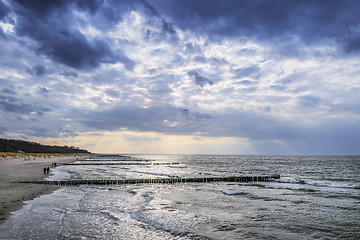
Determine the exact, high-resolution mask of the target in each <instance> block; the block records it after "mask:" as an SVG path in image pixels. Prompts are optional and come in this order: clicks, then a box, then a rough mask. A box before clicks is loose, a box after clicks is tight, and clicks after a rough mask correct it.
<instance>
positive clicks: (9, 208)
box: [0, 153, 89, 225]
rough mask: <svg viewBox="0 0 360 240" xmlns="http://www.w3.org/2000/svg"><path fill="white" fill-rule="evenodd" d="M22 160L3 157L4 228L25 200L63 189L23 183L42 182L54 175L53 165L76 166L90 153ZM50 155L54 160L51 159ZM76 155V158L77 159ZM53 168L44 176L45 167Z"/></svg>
mask: <svg viewBox="0 0 360 240" xmlns="http://www.w3.org/2000/svg"><path fill="white" fill-rule="evenodd" d="M19 156H21V157H20V158H10V159H4V158H2V159H1V158H0V225H1V224H2V223H4V222H5V220H6V219H8V218H9V216H10V215H11V213H12V212H14V211H16V210H19V209H21V208H22V206H23V205H24V202H25V201H29V200H32V199H34V198H37V197H39V196H41V195H45V194H50V193H52V192H54V191H55V190H57V189H59V188H60V187H58V186H55V185H47V184H46V185H45V184H28V183H21V182H23V181H39V180H44V178H46V177H48V176H50V175H51V174H52V173H51V169H52V168H54V167H52V164H53V163H56V167H59V166H61V165H63V164H66V163H73V162H75V161H76V159H77V158H79V159H86V158H88V157H89V154H76V153H75V154H61V155H56V156H53V154H47V155H46V154H44V155H43V156H42V157H39V156H36V157H35V159H34V157H33V156H32V157H30V159H31V160H24V159H25V158H24V156H23V155H19ZM48 156H50V158H49V157H48ZM75 156H76V157H75ZM27 159H28V158H27ZM44 167H49V168H50V173H49V174H44V171H43V168H44Z"/></svg>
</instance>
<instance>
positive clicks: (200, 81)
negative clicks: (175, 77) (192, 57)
mask: <svg viewBox="0 0 360 240" xmlns="http://www.w3.org/2000/svg"><path fill="white" fill-rule="evenodd" d="M188 75H189V76H190V77H193V78H194V81H195V83H196V84H197V85H199V86H200V87H204V85H206V84H209V85H213V84H214V82H213V81H212V80H210V79H209V78H208V77H205V76H203V75H202V74H201V73H199V72H198V71H196V70H191V71H189V72H188Z"/></svg>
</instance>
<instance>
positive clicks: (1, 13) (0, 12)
mask: <svg viewBox="0 0 360 240" xmlns="http://www.w3.org/2000/svg"><path fill="white" fill-rule="evenodd" d="M9 12H10V9H9V7H8V6H7V5H5V3H3V2H0V20H4V19H5V17H6V15H7V14H8V13H9Z"/></svg>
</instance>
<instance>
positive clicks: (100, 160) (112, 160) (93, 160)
mask: <svg viewBox="0 0 360 240" xmlns="http://www.w3.org/2000/svg"><path fill="white" fill-rule="evenodd" d="M77 161H79V162H153V161H154V160H146V159H131V158H128V159H80V160H77Z"/></svg>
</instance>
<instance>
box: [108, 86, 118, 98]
mask: <svg viewBox="0 0 360 240" xmlns="http://www.w3.org/2000/svg"><path fill="white" fill-rule="evenodd" d="M105 93H106V94H107V95H109V96H111V97H119V95H120V94H119V91H116V90H114V89H112V88H108V89H106V90H105Z"/></svg>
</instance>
